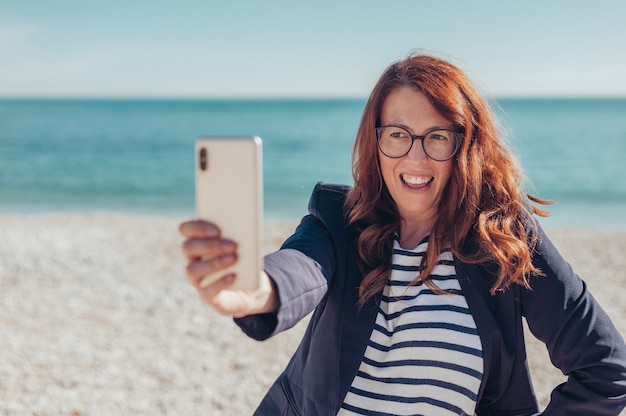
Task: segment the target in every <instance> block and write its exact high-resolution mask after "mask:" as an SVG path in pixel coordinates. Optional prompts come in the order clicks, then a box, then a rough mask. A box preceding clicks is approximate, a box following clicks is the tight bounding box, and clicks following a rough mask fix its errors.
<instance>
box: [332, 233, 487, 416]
mask: <svg viewBox="0 0 626 416" xmlns="http://www.w3.org/2000/svg"><path fill="white" fill-rule="evenodd" d="M427 246H428V240H427V239H424V240H423V241H422V242H421V243H420V244H419V245H418V246H417V247H416V248H415V249H414V250H410V251H407V250H404V249H402V248H401V247H400V244H399V243H398V241H396V242H395V243H394V248H393V259H392V261H393V268H392V272H391V278H390V281H389V282H388V283H387V285H386V287H385V289H384V291H383V297H382V300H381V302H380V309H379V311H378V316H377V318H376V323H375V325H374V329H373V330H372V334H371V336H370V341H369V343H368V346H367V348H366V350H365V355H364V356H363V360H362V362H361V365H360V367H359V370H358V373H357V375H356V377H355V378H354V380H353V381H352V385H351V387H350V389H349V391H348V394H347V395H346V397H345V399H344V403H343V405H342V407H341V409H340V411H339V413H338V415H340V416H348V415H380V416H382V415H425V416H428V415H436V416H451V415H473V414H474V409H475V407H476V400H477V394H478V389H479V387H480V382H481V379H482V375H483V358H482V346H481V342H480V338H479V336H478V331H477V329H476V323H475V322H474V318H473V317H472V315H471V313H470V311H469V307H468V305H467V301H466V299H465V297H464V296H463V293H462V291H461V286H460V285H459V282H458V281H457V279H456V270H455V267H454V259H453V256H452V253H451V252H450V250H444V251H443V252H442V253H441V255H440V256H439V259H438V261H437V265H436V266H435V268H434V270H433V272H432V274H431V279H432V281H433V282H434V283H435V284H436V285H437V286H438V287H440V288H441V289H445V290H447V291H448V293H449V294H445V295H438V294H436V293H433V291H432V290H431V289H429V288H428V286H426V285H425V284H422V283H419V284H417V285H414V286H411V285H409V283H410V282H411V281H412V280H413V279H414V278H415V276H416V275H417V273H418V272H419V269H420V262H421V260H422V256H423V255H425V253H426V248H427Z"/></svg>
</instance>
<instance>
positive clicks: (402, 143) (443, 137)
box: [376, 126, 463, 162]
mask: <svg viewBox="0 0 626 416" xmlns="http://www.w3.org/2000/svg"><path fill="white" fill-rule="evenodd" d="M462 138H463V133H461V132H458V131H453V130H445V129H436V130H431V131H429V132H427V133H426V134H425V135H423V136H416V135H413V134H411V133H410V132H409V131H408V130H407V129H405V128H403V127H398V126H382V127H378V128H377V129H376V143H377V144H378V148H379V149H380V151H381V152H382V153H383V154H384V155H385V156H387V157H390V158H393V159H398V158H401V157H403V156H404V155H406V154H408V153H409V152H410V151H411V148H412V147H413V142H414V141H415V140H421V141H422V149H424V153H426V155H427V156H428V157H429V158H431V159H433V160H436V161H438V162H444V161H446V160H449V159H452V158H453V157H454V155H455V154H456V152H458V151H459V147H461V139H462Z"/></svg>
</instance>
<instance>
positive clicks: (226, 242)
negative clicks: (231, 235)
mask: <svg viewBox="0 0 626 416" xmlns="http://www.w3.org/2000/svg"><path fill="white" fill-rule="evenodd" d="M221 247H222V249H223V250H234V249H235V247H236V245H235V243H233V242H232V241H229V240H223V241H222V242H221Z"/></svg>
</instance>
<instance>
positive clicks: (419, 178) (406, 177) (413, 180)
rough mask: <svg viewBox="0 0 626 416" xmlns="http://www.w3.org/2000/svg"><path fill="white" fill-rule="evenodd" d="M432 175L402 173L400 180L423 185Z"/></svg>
mask: <svg viewBox="0 0 626 416" xmlns="http://www.w3.org/2000/svg"><path fill="white" fill-rule="evenodd" d="M432 178H433V177H432V176H409V175H404V174H403V175H402V180H403V181H404V182H406V183H408V184H409V185H424V184H426V183H428V182H430V181H431V179H432Z"/></svg>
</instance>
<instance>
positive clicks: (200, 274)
mask: <svg viewBox="0 0 626 416" xmlns="http://www.w3.org/2000/svg"><path fill="white" fill-rule="evenodd" d="M236 261H237V255H236V254H234V253H232V254H227V255H226V256H222V257H217V258H214V259H211V260H197V261H192V262H190V263H189V264H188V265H187V278H188V279H189V281H190V282H191V284H192V285H194V286H195V287H196V288H198V287H199V286H198V285H199V283H200V281H201V280H202V279H204V278H205V277H206V276H208V275H210V274H213V273H216V272H219V271H220V270H224V269H225V268H227V267H229V266H232V265H233V264H235V262H236Z"/></svg>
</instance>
